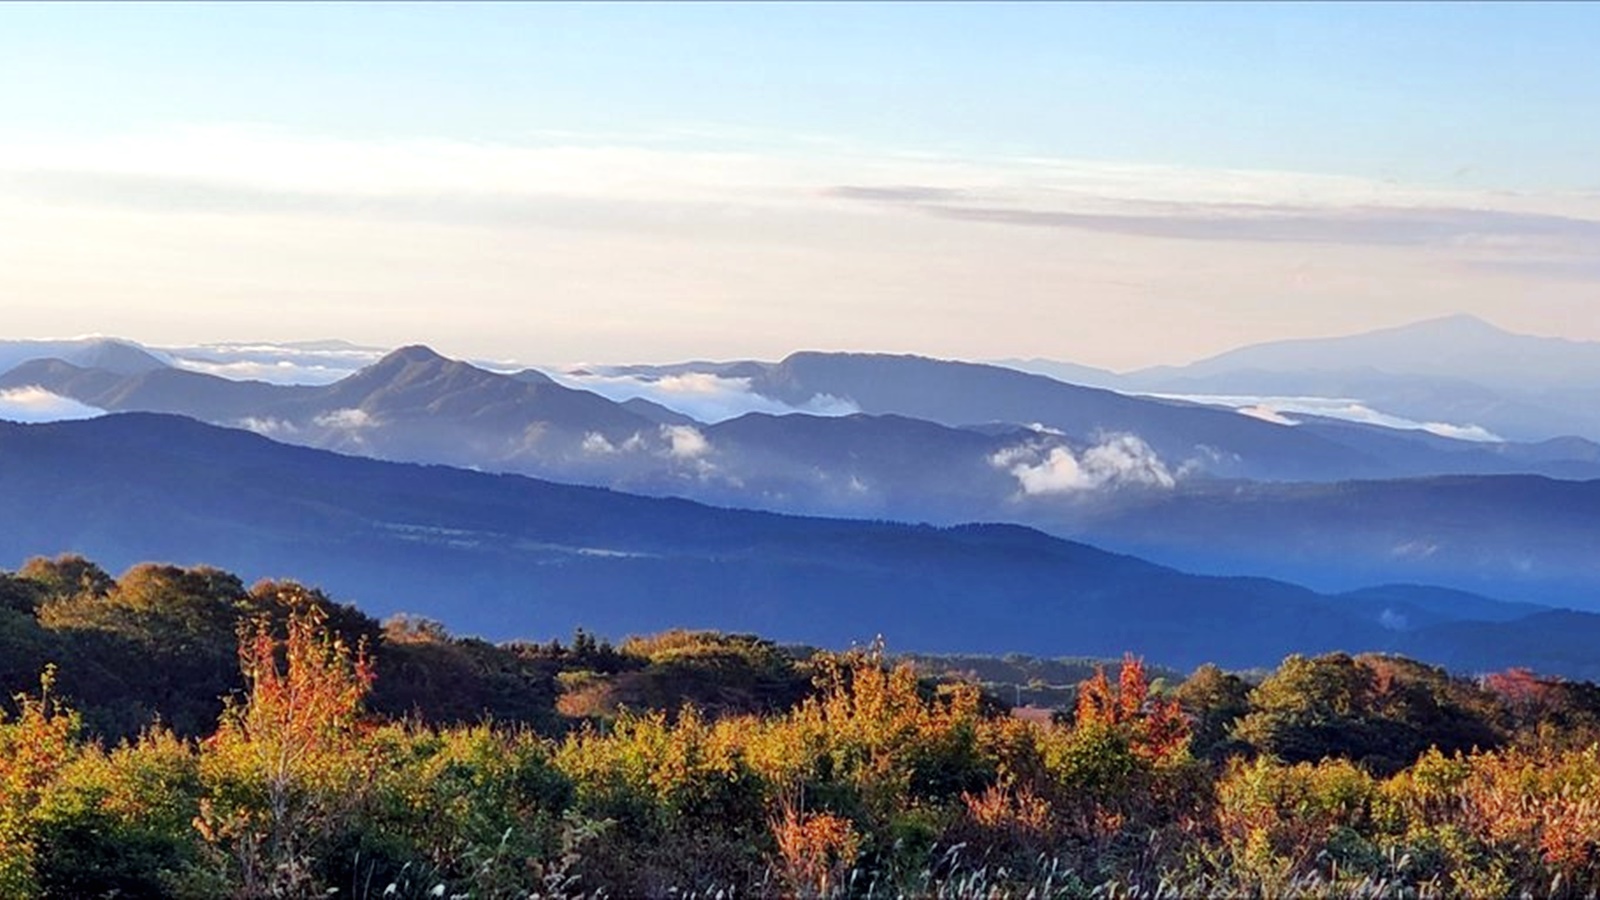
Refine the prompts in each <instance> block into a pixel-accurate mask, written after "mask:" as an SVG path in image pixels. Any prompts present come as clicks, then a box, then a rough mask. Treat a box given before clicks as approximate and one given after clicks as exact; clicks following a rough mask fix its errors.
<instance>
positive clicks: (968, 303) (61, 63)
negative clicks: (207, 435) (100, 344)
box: [0, 3, 1600, 369]
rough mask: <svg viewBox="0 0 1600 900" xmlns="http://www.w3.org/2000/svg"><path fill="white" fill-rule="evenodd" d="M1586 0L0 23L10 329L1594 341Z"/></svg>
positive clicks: (452, 7)
mask: <svg viewBox="0 0 1600 900" xmlns="http://www.w3.org/2000/svg"><path fill="white" fill-rule="evenodd" d="M1597 61H1600V5H1595V4H1566V3H1555V4H1515V5H1513V4H1504V5H1502V4H1438V5H1426V4H1420V5H1419V4H1398V3H1395V4H1391V3H1377V4H1357V3H1335V4H1325V5H1319V4H1284V5H1273V4H1262V3H1244V4H1231V5H1220V4H1219V5H1212V4H1166V3H1162V4H1153V5H1134V4H1110V5H1102V4H1077V3H1074V4H1045V3H1022V4H981V5H980V4H960V3H935V4H916V3H892V4H865V3H863V4H847V3H822V4H815V5H804V4H766V3H764V4H746V5H741V4H715V3H713V4H686V3H679V4H671V5H656V4H646V3H621V4H598V3H595V4H546V3H539V4H509V3H497V4H481V5H469V4H449V5H445V4H423V3H408V4H378V3H361V4H309V3H306V4H302V3H289V4H270V3H244V4H216V5H210V4H198V3H184V4H163V5H144V4H121V5H73V4H59V3H42V4H19V3H10V4H3V5H0V312H3V314H4V320H5V323H6V324H5V327H4V328H3V329H0V337H4V338H21V337H46V336H61V335H71V334H82V333H89V332H94V333H103V334H115V335H120V336H125V337H129V338H133V339H136V340H141V341H144V342H147V343H153V344H178V343H192V342H200V341H212V340H290V339H306V338H319V337H341V338H346V339H349V340H353V341H358V342H362V343H369V344H378V345H384V346H393V345H397V344H401V343H410V342H417V341H421V342H425V343H429V344H432V345H433V346H435V347H437V348H439V349H440V350H441V351H442V352H447V353H450V354H452V355H457V356H473V357H492V358H517V359H523V360H541V361H575V360H590V361H596V362H621V361H640V362H645V361H667V360H673V359H682V358H687V357H699V358H732V357H760V358H775V357H779V356H782V355H784V354H786V353H787V352H789V351H791V350H795V349H803V348H804V349H853V350H878V351H887V352H917V353H926V354H930V355H938V356H949V357H960V358H993V357H1002V356H1045V357H1052V358H1056V359H1063V360H1071V361H1075V362H1081V363H1085V364H1090V365H1099V366H1106V367H1111V368H1119V369H1120V368H1131V367H1136V366H1142V365H1149V364H1155V363H1181V362H1185V361H1188V360H1191V359H1194V358H1197V357H1201V356H1206V355H1210V354H1213V353H1216V352H1220V351H1223V350H1226V349H1229V348H1231V347H1234V346H1237V345H1240V344H1244V343H1250V342H1255V341H1261V340H1269V339H1273V338H1281V337H1300V336H1320V335H1329V334H1338V333H1348V332H1354V331H1361V330H1366V329H1370V328H1377V327H1383V326H1389V325H1396V324H1401V323H1404V322H1407V321H1412V320H1416V319H1422V318H1429V317H1433V316H1438V315H1445V314H1449V313H1454V312H1468V313H1472V314H1475V315H1478V316H1481V317H1483V318H1485V319H1487V320H1489V321H1491V322H1494V323H1495V324H1498V325H1501V326H1502V327H1506V328H1509V329H1512V330H1516V331H1522V332H1527V333H1532V334H1545V335H1556V336H1565V337H1570V338H1582V339H1591V340H1597V339H1600V314H1597V313H1600V115H1596V114H1595V113H1596V111H1597V110H1600V77H1596V76H1597V75H1600V62H1597Z"/></svg>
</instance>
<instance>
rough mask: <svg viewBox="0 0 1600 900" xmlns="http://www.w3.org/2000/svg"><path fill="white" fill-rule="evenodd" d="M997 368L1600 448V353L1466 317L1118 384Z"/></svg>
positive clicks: (1049, 367)
mask: <svg viewBox="0 0 1600 900" xmlns="http://www.w3.org/2000/svg"><path fill="white" fill-rule="evenodd" d="M1007 364H1008V365H1012V366H1015V367H1017V368H1019V369H1023V370H1026V371H1033V372H1038V373H1042V374H1045V375H1049V376H1051V377H1058V378H1065V379H1067V380H1071V381H1076V382H1078V383H1082V384H1092V385H1096V386H1099V387H1104V388H1109V389H1113V390H1118V391H1126V392H1137V393H1161V394H1182V395H1199V396H1207V395H1210V396H1216V395H1232V396H1236V397H1251V396H1254V397H1260V398H1279V399H1280V400H1286V401H1289V402H1290V403H1291V404H1292V403H1293V401H1294V400H1295V399H1299V400H1301V401H1302V402H1303V401H1305V400H1307V399H1310V398H1321V399H1324V400H1337V399H1343V400H1344V401H1345V402H1346V403H1349V402H1350V401H1357V402H1360V403H1361V404H1363V405H1365V406H1367V407H1370V408H1372V409H1376V410H1382V411H1383V412H1385V413H1389V414H1392V415H1394V416H1399V417H1403V418H1405V419H1409V420H1411V421H1413V422H1416V423H1419V424H1422V423H1451V424H1454V425H1456V426H1476V427H1478V428H1481V429H1484V430H1486V431H1488V432H1490V433H1493V434H1495V435H1498V436H1501V437H1504V438H1507V439H1511V440H1521V441H1542V440H1547V439H1550V438H1555V437H1562V436H1567V435H1576V436H1580V437H1585V438H1588V439H1590V440H1600V343H1595V342H1585V341H1571V340H1566V339H1563V338H1552V337H1538V336H1533V335H1523V334H1513V333H1511V332H1508V331H1505V330H1503V329H1501V328H1497V327H1495V326H1494V325H1491V324H1490V323H1488V322H1485V321H1483V320H1482V319H1478V318H1476V317H1473V316H1468V315H1454V316H1447V317H1444V318H1439V319H1430V320H1428V321H1424V322H1416V323H1412V324H1409V325H1402V326H1398V327H1394V328H1386V329H1381V330H1378V331H1371V332H1366V333H1363V334H1356V335H1349V336H1344V337H1334V338H1312V339H1296V340H1285V341H1274V342H1270V343H1265V344H1256V345H1252V346H1248V347H1241V348H1239V349H1236V350H1231V351H1228V352H1226V353H1222V354H1219V355H1217V356H1213V357H1210V358H1208V359H1203V360H1200V361H1198V362H1194V363H1191V364H1189V365H1185V366H1156V367H1152V368H1147V369H1139V370H1135V371H1131V372H1126V373H1120V374H1119V373H1114V372H1109V371H1105V370H1101V369H1093V368H1088V367H1084V366H1078V365H1074V364H1072V363H1061V362H1057V361H1053V360H1043V359H1031V360H1008V361H1007Z"/></svg>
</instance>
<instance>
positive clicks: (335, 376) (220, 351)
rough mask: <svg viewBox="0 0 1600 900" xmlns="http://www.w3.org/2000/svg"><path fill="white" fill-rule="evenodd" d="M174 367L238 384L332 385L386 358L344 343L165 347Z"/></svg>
mask: <svg viewBox="0 0 1600 900" xmlns="http://www.w3.org/2000/svg"><path fill="white" fill-rule="evenodd" d="M162 352H163V353H165V354H166V355H167V356H168V357H169V358H170V359H171V361H172V363H173V365H175V366H177V367H178V368H181V369H188V370H189V371H191V372H203V373H205V374H207V375H215V376H217V377H219V378H228V379H232V380H234V381H246V380H253V381H266V382H270V383H272V384H331V383H333V382H335V381H338V380H339V379H341V378H345V377H347V376H350V375H353V374H355V373H356V372H357V371H359V370H360V369H361V368H362V367H364V366H369V365H371V364H372V363H375V362H377V361H378V360H379V359H380V358H381V357H382V356H383V354H384V353H385V351H384V350H383V349H380V348H377V347H360V346H356V345H353V344H346V343H344V342H342V341H322V342H312V343H296V344H267V343H252V344H229V343H223V344H200V345H197V346H193V347H167V348H163V350H162Z"/></svg>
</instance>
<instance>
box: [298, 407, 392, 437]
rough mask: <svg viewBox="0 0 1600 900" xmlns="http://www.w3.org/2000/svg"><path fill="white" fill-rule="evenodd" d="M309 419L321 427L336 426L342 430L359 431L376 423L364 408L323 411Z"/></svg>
mask: <svg viewBox="0 0 1600 900" xmlns="http://www.w3.org/2000/svg"><path fill="white" fill-rule="evenodd" d="M311 421H312V423H313V424H315V425H320V426H321V427H323V428H338V429H341V430H344V431H359V430H361V429H363V428H371V427H373V426H375V425H377V424H378V420H377V419H374V418H373V417H372V416H371V415H370V414H368V413H367V411H366V410H364V409H355V408H350V409H336V410H333V411H332V412H326V413H323V414H322V415H320V416H317V417H316V418H315V419H312V420H311Z"/></svg>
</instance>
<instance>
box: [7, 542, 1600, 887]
mask: <svg viewBox="0 0 1600 900" xmlns="http://www.w3.org/2000/svg"><path fill="white" fill-rule="evenodd" d="M925 663H926V661H925V660H923V661H920V662H919V665H921V666H922V668H920V669H919V665H913V664H912V663H911V662H910V661H907V660H895V659H893V658H891V657H888V656H886V655H885V653H884V651H883V649H882V648H881V647H878V646H874V647H867V648H862V649H857V650H852V651H849V652H842V653H835V652H815V651H806V652H800V651H794V650H789V649H785V648H781V647H778V646H776V645H774V644H772V643H771V642H768V641H764V640H761V639H759V638H755V637H751V636H738V635H734V636H730V635H721V634H714V633H703V632H669V633H666V634H660V635H655V636H651V637H642V638H630V639H628V640H626V641H623V642H621V643H620V644H617V645H612V644H610V643H608V642H606V641H603V640H600V639H598V638H596V637H594V636H591V635H588V634H583V633H581V632H580V633H579V634H578V635H576V636H574V637H573V638H571V639H570V640H569V641H568V642H566V643H562V642H555V641H552V642H549V643H543V644H511V645H504V646H496V645H490V644H487V643H484V642H481V641H474V640H464V639H459V638H455V637H452V636H451V635H449V634H448V633H447V632H446V631H445V630H444V629H443V628H442V627H440V626H439V625H438V624H437V623H432V622H427V621H423V620H414V619H396V620H393V621H390V622H388V623H385V624H379V623H376V622H374V621H372V620H371V619H369V618H367V617H365V616H363V615H361V614H360V613H359V612H358V611H356V610H353V609H351V608H349V607H345V606H341V605H339V604H336V603H333V602H332V601H330V600H329V599H328V598H327V597H325V596H324V595H322V594H321V593H319V592H317V591H315V590H312V589H309V588H305V587H302V586H299V585H295V584H291V583H285V582H270V583H263V584H260V585H256V586H254V587H252V588H245V587H243V586H242V585H241V584H240V583H239V581H238V579H236V578H234V577H233V576H231V575H229V574H227V573H224V572H219V571H216V570H212V569H205V568H196V569H184V568H177V567H169V566H138V567H135V568H134V569H132V570H130V571H129V572H127V573H125V574H124V575H122V576H121V577H119V578H115V579H113V578H111V577H110V576H108V575H107V574H106V573H104V572H103V571H101V570H100V569H98V568H97V567H95V566H94V565H93V564H91V563H88V562H87V561H85V560H81V559H77V558H71V557H68V558H61V559H57V560H36V561H33V562H30V563H29V564H27V565H26V566H25V567H24V568H23V569H22V570H21V571H19V572H17V573H14V574H9V575H4V576H0V666H3V671H0V675H3V677H4V678H5V679H6V685H7V686H8V687H13V688H15V690H16V696H15V698H14V701H13V702H12V703H11V704H10V705H9V707H8V709H7V710H6V713H5V717H4V719H3V720H0V896H3V897H7V898H10V897H18V898H26V897H35V896H39V897H62V898H95V897H162V896H171V897H196V898H200V897H239V898H255V897H311V896H340V897H360V898H379V897H474V898H479V897H481V898H517V897H534V896H577V895H593V894H606V895H611V896H640V895H649V896H663V895H667V894H669V893H676V894H677V895H679V896H705V897H710V896H718V895H719V893H720V894H721V895H723V896H739V895H752V894H755V895H783V896H896V895H913V896H930V895H932V896H948V897H965V896H973V897H976V896H983V897H993V896H1015V897H1024V896H1030V895H1031V896H1082V895H1086V894H1090V893H1094V892H1099V893H1100V894H1102V895H1108V896H1154V895H1164V896H1189V895H1194V894H1224V895H1240V894H1243V895H1253V896H1349V895H1363V896H1474V897H1476V896H1503V895H1514V894H1518V893H1522V892H1530V893H1533V894H1537V895H1541V896H1543V895H1557V896H1589V895H1592V894H1594V893H1595V892H1597V891H1600V744H1597V740H1600V691H1597V690H1596V689H1595V688H1594V687H1593V686H1591V685H1587V684H1579V683H1571V682H1564V681H1559V680H1554V679H1545V678H1540V677H1538V676H1536V675H1534V674H1532V673H1529V672H1525V671H1512V672H1505V673H1499V674H1495V675H1490V676H1486V677H1482V678H1466V677H1458V676H1452V675H1450V674H1448V673H1446V672H1443V671H1441V670H1438V669H1434V668H1431V667H1428V666H1425V665H1421V664H1419V663H1416V662H1412V661H1410V660H1405V659H1400V658H1395V657H1387V656H1347V655H1342V654H1331V655H1327V656H1321V657H1317V658H1301V657H1291V658H1289V659H1288V660H1285V661H1284V663H1283V664H1282V665H1281V666H1280V667H1279V668H1278V669H1277V670H1275V671H1273V672H1270V673H1265V675H1264V677H1262V678H1259V679H1250V680H1247V679H1244V678H1241V677H1239V676H1238V675H1236V674H1231V673H1227V672H1224V671H1221V670H1219V669H1217V668H1215V667H1209V666H1207V667H1202V668H1201V669H1199V670H1197V671H1196V672H1195V673H1193V674H1192V675H1190V676H1189V677H1188V678H1186V679H1183V678H1176V677H1172V676H1168V677H1166V678H1156V677H1153V676H1152V675H1151V673H1150V672H1149V670H1147V669H1146V667H1145V666H1144V664H1143V663H1142V662H1141V661H1140V660H1139V659H1137V658H1135V657H1132V656H1130V657H1127V658H1126V659H1124V660H1123V661H1122V662H1121V663H1120V664H1115V665H1111V666H1105V667H1098V668H1087V669H1085V670H1083V671H1082V673H1081V674H1082V675H1083V677H1082V678H1081V679H1079V681H1078V683H1076V684H1075V685H1073V686H1072V688H1073V689H1072V696H1073V700H1072V702H1071V704H1070V705H1069V707H1068V709H1067V710H1066V711H1065V714H1063V715H1060V716H1057V717H1056V718H1055V719H1054V720H1053V721H1040V720H1037V719H1034V718H1022V717H1019V716H1016V715H1013V714H1012V713H1011V711H1010V710H1009V709H1008V708H1007V707H1006V704H1005V703H1004V702H1003V701H1005V700H1007V699H1008V698H1005V697H1003V696H1002V697H1000V698H996V697H994V696H990V695H986V694H985V693H984V692H983V690H982V689H981V688H980V687H979V686H978V685H977V684H975V683H973V682H971V681H961V680H949V679H944V680H941V679H933V678H928V677H925V675H924V674H923V672H924V671H925V670H926V665H925ZM1012 664H1013V665H1020V663H1019V662H1018V661H1016V660H1013V661H1012ZM1029 665H1033V664H1032V663H1029ZM1002 693H1004V692H1002Z"/></svg>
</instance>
